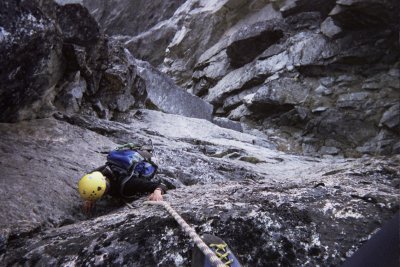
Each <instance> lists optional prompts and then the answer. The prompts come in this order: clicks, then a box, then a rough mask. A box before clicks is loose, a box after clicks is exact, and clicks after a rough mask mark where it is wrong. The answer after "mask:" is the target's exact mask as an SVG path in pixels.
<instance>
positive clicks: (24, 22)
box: [0, 0, 212, 122]
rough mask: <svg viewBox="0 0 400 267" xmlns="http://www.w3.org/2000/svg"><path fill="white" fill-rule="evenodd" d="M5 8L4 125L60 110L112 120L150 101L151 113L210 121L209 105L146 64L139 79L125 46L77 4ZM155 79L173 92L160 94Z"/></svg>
mask: <svg viewBox="0 0 400 267" xmlns="http://www.w3.org/2000/svg"><path fill="white" fill-rule="evenodd" d="M1 7H2V11H1V12H3V13H4V15H3V13H2V16H1V19H2V21H1V23H2V24H1V25H2V27H1V28H0V29H1V32H0V33H1V35H0V37H1V38H0V41H1V43H0V44H1V46H0V55H1V59H2V62H6V63H5V64H2V66H1V68H2V70H1V77H0V83H1V87H0V90H1V101H2V102H3V103H8V104H7V105H3V106H2V107H1V109H2V110H1V115H0V116H1V117H0V120H1V121H3V122H13V121H18V120H26V119H32V118H35V117H46V116H49V115H51V114H53V113H54V112H57V111H61V112H64V113H67V114H72V113H75V112H81V113H84V114H91V115H95V116H99V117H102V118H107V119H112V118H113V117H114V116H117V114H118V113H123V112H128V111H129V110H130V109H132V108H137V107H143V106H144V105H145V102H146V101H147V99H149V100H150V101H151V102H152V104H153V105H154V106H153V108H157V109H160V110H164V111H167V112H170V113H177V114H183V115H186V116H194V117H199V118H200V117H201V118H207V119H209V120H211V113H212V108H211V106H210V105H209V104H208V103H206V102H204V101H203V100H201V99H199V98H198V97H195V96H192V95H190V94H188V93H186V92H184V91H182V90H178V88H177V86H176V85H175V84H173V82H172V81H169V80H168V79H169V78H167V77H166V76H165V75H164V74H161V73H159V71H157V70H155V69H154V68H152V67H151V66H150V65H143V66H141V67H140V69H141V73H143V75H141V74H140V73H139V72H138V70H137V68H138V67H137V66H136V65H135V59H134V58H133V57H132V56H131V55H130V53H129V52H128V51H127V50H126V49H125V48H124V46H123V45H122V44H121V43H120V42H119V41H118V40H115V39H113V38H108V37H106V36H104V35H102V34H101V33H100V29H99V26H98V24H97V23H96V21H95V20H94V19H93V18H92V17H91V16H90V15H89V13H88V11H87V10H86V9H85V8H84V7H83V6H81V5H80V4H68V3H66V4H65V5H58V4H56V3H54V2H52V1H50V0H48V1H38V2H37V3H36V2H29V3H28V1H22V2H12V3H8V2H7V1H6V2H3V3H2V6H1ZM38 47H39V49H38ZM65 62H68V63H67V64H66V63H65ZM154 77H158V80H156V82H158V83H161V82H164V80H165V81H168V82H165V83H164V85H167V84H168V88H173V89H170V90H167V88H166V89H165V90H164V91H163V93H162V94H161V93H159V94H156V93H155V91H156V89H155V87H156V86H155V84H154V81H153V80H154V79H155V78H154ZM178 95H179V97H177V96H178ZM160 98H162V99H160Z"/></svg>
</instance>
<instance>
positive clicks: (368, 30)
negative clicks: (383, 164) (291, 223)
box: [109, 0, 400, 156]
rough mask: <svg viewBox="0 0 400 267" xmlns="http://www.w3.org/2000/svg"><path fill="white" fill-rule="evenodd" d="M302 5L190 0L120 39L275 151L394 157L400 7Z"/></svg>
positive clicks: (367, 0)
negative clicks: (269, 140)
mask: <svg viewBox="0 0 400 267" xmlns="http://www.w3.org/2000/svg"><path fill="white" fill-rule="evenodd" d="M134 2H135V1H133V2H131V5H135V3H134ZM310 3H311V2H308V1H302V0H286V1H269V0H252V1H237V0H225V1H200V0H188V1H186V2H185V3H184V4H182V5H181V6H180V7H179V8H178V9H177V10H176V12H175V13H174V14H173V16H172V17H170V18H168V17H167V16H165V18H166V19H165V20H162V21H160V22H159V23H158V24H156V25H155V26H153V27H152V28H150V29H148V30H145V31H143V32H141V33H140V34H136V35H133V37H131V38H129V37H127V36H125V37H123V38H122V40H124V41H125V43H126V44H127V46H128V48H129V49H130V51H131V52H132V53H133V54H134V55H135V56H136V57H139V58H144V59H146V60H150V62H152V63H153V64H155V65H159V67H160V69H162V70H163V71H164V72H166V73H168V74H169V75H171V77H173V79H174V80H175V81H176V82H177V83H178V84H179V85H181V86H183V87H184V88H186V89H187V90H188V91H190V92H192V93H194V94H196V95H198V96H201V97H202V98H204V99H205V100H206V101H208V102H210V103H211V104H213V106H214V115H215V116H218V117H227V118H229V119H231V120H235V121H240V122H242V123H244V124H245V126H246V125H247V126H249V127H250V128H257V129H259V130H261V131H262V132H263V133H264V134H266V135H268V136H274V137H276V136H279V137H280V138H282V139H278V140H277V143H278V145H279V148H280V149H281V150H284V151H294V152H301V153H303V154H306V155H325V154H330V155H344V156H361V155H363V154H370V155H375V154H380V155H390V154H398V153H399V152H400V151H399V148H400V143H399V142H398V139H399V133H400V132H399V127H400V126H399V125H400V119H399V116H398V114H399V105H398V102H399V99H400V93H399V92H400V90H399V89H400V82H399V80H400V70H399V64H400V63H399V58H400V57H399V51H400V44H399V31H400V28H399V27H400V26H399V17H398V14H399V13H400V5H399V2H398V1H395V0H385V1H372V0H351V1H341V0H337V1H335V0H330V1H314V2H312V4H310ZM160 8H161V6H160ZM118 10H119V12H120V13H119V14H124V15H127V14H126V13H125V12H124V11H121V10H120V9H118ZM109 13H112V11H109ZM153 13H157V10H153V11H149V14H153ZM160 20H161V18H160ZM205 25H207V26H205ZM130 27H132V25H130ZM115 33H118V32H116V31H112V30H110V34H115ZM171 36H173V38H172V37H171ZM142 44H145V45H142ZM148 55H152V57H148ZM161 62H163V63H162V64H161V65H160V63H161ZM245 128H246V127H245Z"/></svg>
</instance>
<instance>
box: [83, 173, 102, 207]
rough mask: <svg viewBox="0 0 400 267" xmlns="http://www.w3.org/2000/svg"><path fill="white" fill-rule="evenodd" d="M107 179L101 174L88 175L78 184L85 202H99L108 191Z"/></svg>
mask: <svg viewBox="0 0 400 267" xmlns="http://www.w3.org/2000/svg"><path fill="white" fill-rule="evenodd" d="M106 184H107V183H106V178H105V177H104V175H103V174H102V173H101V172H92V173H89V174H86V175H85V176H83V177H82V179H81V180H80V181H79V183H78V190H79V194H80V195H81V197H82V198H83V199H85V200H90V201H94V200H98V199H100V198H101V197H102V196H103V194H104V192H105V191H106Z"/></svg>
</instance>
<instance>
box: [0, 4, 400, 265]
mask: <svg viewBox="0 0 400 267" xmlns="http://www.w3.org/2000/svg"><path fill="white" fill-rule="evenodd" d="M72 2H73V3H72ZM77 2H81V1H77V0H72V1H68V0H65V1H64V0H58V1H57V3H55V2H53V1H52V0H40V1H7V0H5V1H2V2H1V3H0V15H1V16H0V25H1V26H0V60H1V62H2V64H0V100H1V103H2V105H1V107H0V111H1V115H0V136H1V138H0V170H1V175H2V176H1V179H0V262H1V264H0V265H2V266H3V265H4V266H20V265H27V266H31V265H39V266H86V265H90V266H92V265H93V266H111V265H112V266H125V265H127V266H190V264H191V250H192V244H191V241H190V240H189V239H188V238H187V237H186V236H185V235H184V234H183V232H182V231H181V230H180V229H179V228H178V225H177V223H176V222H175V221H174V220H173V219H172V218H171V217H170V216H169V215H167V213H166V212H165V211H163V210H161V209H160V208H157V207H153V206H150V207H149V206H145V205H144V203H143V201H144V200H146V197H145V196H140V195H139V196H137V199H136V201H133V202H132V205H133V209H128V208H127V207H126V205H124V204H125V201H128V200H121V199H110V198H107V197H106V198H104V199H102V200H100V201H99V202H98V203H97V206H96V209H95V211H94V214H92V215H91V216H86V215H84V214H83V213H82V212H81V200H80V199H79V196H78V192H77V190H76V189H77V182H78V180H79V179H80V177H82V176H83V175H84V174H86V173H88V172H90V171H92V170H93V169H94V168H95V167H98V166H99V165H102V164H103V163H104V161H105V159H106V154H107V153H108V152H109V151H110V150H111V149H113V148H114V147H116V146H117V145H119V144H124V143H127V142H135V143H137V144H138V145H143V144H148V142H149V139H151V140H152V142H153V144H154V146H155V155H154V160H155V161H156V163H158V165H159V166H160V167H159V170H158V174H157V176H156V177H155V179H160V180H162V181H163V182H164V183H165V184H167V185H168V187H169V188H170V189H171V190H169V191H168V194H166V195H165V200H167V201H168V202H170V203H171V205H172V206H173V207H174V208H175V209H176V210H177V211H178V212H179V213H180V214H181V215H182V216H183V218H184V219H185V220H186V221H188V223H189V224H191V225H193V226H194V227H195V228H196V231H197V232H199V233H211V234H216V235H218V236H220V237H222V238H223V239H224V240H225V241H226V242H228V244H229V245H230V246H231V247H232V249H233V250H234V251H236V252H237V257H238V258H239V260H240V261H241V262H242V263H243V264H244V266H270V265H272V266H281V265H282V266H283V265H284V266H305V265H311V266H339V265H341V264H342V263H343V262H344V261H345V259H346V258H348V257H349V256H351V255H352V254H353V253H354V251H355V250H357V248H359V247H360V246H361V245H362V244H363V243H365V242H366V241H367V240H368V239H369V238H370V237H371V236H372V235H373V234H374V233H375V232H376V231H377V230H378V229H379V228H380V227H381V226H382V224H383V223H385V222H386V221H387V220H389V219H390V218H391V217H392V216H393V215H394V214H395V213H396V212H398V210H399V186H400V173H399V170H400V168H399V167H400V158H399V156H398V155H392V156H379V157H378V156H368V155H364V156H363V157H361V158H344V157H341V156H342V155H343V154H344V155H349V154H351V153H353V154H355V153H357V154H356V155H361V154H377V153H380V154H383V155H389V154H394V153H399V152H400V143H399V142H398V136H399V117H398V113H399V104H398V101H397V100H398V93H399V92H398V89H399V84H398V78H399V77H400V71H399V69H398V67H399V66H398V63H397V62H398V51H397V50H396V48H397V47H398V43H397V41H398V35H396V34H398V31H397V33H395V31H394V29H397V28H396V27H398V24H392V22H393V20H394V18H395V17H393V16H392V11H391V10H394V11H395V10H396V8H398V4H397V2H393V1H389V0H388V1H383V2H381V1H379V3H378V2H377V1H368V2H367V1H362V0H357V1H350V0H346V1H341V0H340V1H339V0H337V1H322V0H321V1H316V3H318V4H315V5H310V4H309V1H301V0H293V1H281V2H276V1H274V2H273V3H270V1H256V0H254V1H246V2H244V1H237V0H234V1H233V0H232V1H231V0H226V1H191V0H189V1H186V2H185V3H183V4H182V6H180V7H179V8H178V9H177V10H176V12H175V13H174V15H172V17H170V18H169V19H167V20H164V21H160V20H162V19H164V18H168V17H169V16H170V15H168V14H171V13H168V12H172V10H173V9H175V7H176V6H177V5H179V3H181V2H179V1H176V2H171V4H168V3H167V1H160V2H158V1H151V3H144V2H140V3H143V4H144V5H145V6H146V7H147V6H151V7H153V5H161V6H164V5H165V6H168V5H170V6H169V7H168V8H167V9H166V13H165V14H159V16H158V17H155V18H154V20H153V19H152V18H149V20H148V21H147V22H146V23H144V25H143V28H141V29H148V28H149V27H152V25H153V23H155V21H157V22H160V23H158V24H157V25H155V26H154V27H152V28H150V29H149V30H148V31H147V32H145V33H143V35H142V34H139V36H134V37H132V38H131V37H127V38H125V37H124V38H125V39H124V38H122V37H107V36H106V35H104V34H102V29H101V28H100V27H99V25H98V24H97V23H96V22H95V20H94V19H93V18H92V17H90V16H89V13H88V11H87V10H86V9H85V8H84V7H83V6H81V5H79V4H78V3H77ZM98 3H99V4H104V5H105V4H106V3H108V2H101V1H99V2H98ZM110 3H111V2H110ZM136 3H139V2H136ZM92 4H94V2H92ZM116 7H118V8H121V7H120V6H116ZM370 7H373V8H374V10H375V11H376V13H374V12H370ZM127 10H129V8H127ZM104 12H105V13H104V14H106V12H109V13H107V14H108V15H107V16H105V18H107V19H106V20H105V21H104V24H103V25H106V24H107V21H108V18H109V16H111V15H112V14H113V12H112V9H106V10H104ZM137 12H138V13H136V14H140V12H142V11H140V10H137ZM376 14H378V15H376ZM396 14H398V13H396ZM150 16H151V15H150ZM138 17H140V16H138ZM266 18H268V19H266ZM352 18H356V20H354V19H352ZM115 22H117V20H115ZM378 22H379V23H378ZM107 25H111V24H107ZM116 25H118V24H116ZM162 25H165V26H166V29H167V30H166V33H167V35H168V34H170V33H173V34H174V36H173V39H172V41H167V42H164V41H163V40H167V39H164V37H165V36H166V35H164V33H163V26H162ZM204 25H209V26H210V27H204ZM322 25H323V26H322ZM384 28H385V29H384ZM197 29H200V31H198V30H197ZM364 29H367V30H364ZM372 32H373V34H372ZM156 33H157V34H160V35H159V36H158V37H160V38H159V39H158V40H160V43H163V44H164V45H165V44H167V45H168V50H167V53H166V54H165V55H164V54H163V53H159V54H154V58H155V59H156V58H157V59H160V58H162V59H163V60H164V57H166V58H165V61H164V63H165V66H164V68H165V69H164V70H167V71H168V72H169V73H175V75H176V76H175V77H174V78H175V80H179V81H180V83H181V84H186V85H187V86H188V88H189V89H190V90H191V91H192V92H195V93H196V94H197V95H198V96H201V97H202V98H204V99H206V100H207V101H209V102H210V103H211V104H212V105H214V108H213V107H212V105H211V104H210V103H207V102H206V101H205V100H202V99H201V98H200V97H198V96H194V95H191V94H189V93H188V92H185V91H184V90H182V89H180V88H179V87H178V86H177V85H176V84H175V83H174V82H173V81H172V80H171V79H170V78H169V77H168V76H167V74H165V73H162V72H161V71H159V70H157V69H155V68H154V67H152V66H151V65H150V64H149V63H147V62H144V61H141V60H139V59H136V58H134V57H133V56H132V55H131V53H130V52H129V51H128V49H127V48H126V47H125V46H124V44H123V41H124V40H125V41H126V40H130V41H128V43H129V42H130V44H131V45H133V44H135V42H136V43H138V42H140V40H143V41H145V40H150V39H151V38H153V37H154V36H155V35H153V34H156ZM171 36H172V35H171ZM135 38H136V39H135ZM396 38H397V39H396ZM393 40H395V41H396V42H393ZM133 47H134V46H133ZM129 48H130V49H131V50H132V47H131V46H130V47H129ZM158 48H159V47H157V46H154V47H152V48H151V50H148V52H149V51H152V50H156V49H158ZM164 48H165V47H164ZM183 48H184V50H181V49H183ZM162 51H164V50H162ZM228 51H229V52H228ZM145 108H147V109H145ZM150 109H153V110H150ZM166 112H167V113H175V114H167V113H166ZM213 112H214V114H215V115H217V116H215V117H214V118H213V117H212V115H213V114H212V113H213ZM188 116H190V117H188ZM226 117H228V118H226ZM232 120H234V121H232ZM216 124H218V125H220V126H222V127H219V126H217V125H216ZM226 128H229V129H226ZM241 131H243V132H241ZM287 140H289V141H293V140H294V141H296V142H292V143H290V142H287ZM282 144H286V145H287V146H291V147H282ZM278 149H279V150H285V149H286V150H291V151H293V150H296V151H300V150H302V151H303V152H305V153H308V154H310V155H315V154H324V155H326V156H324V157H310V156H304V155H295V154H293V153H292V154H289V153H285V152H282V151H279V150H278ZM129 201H132V200H129Z"/></svg>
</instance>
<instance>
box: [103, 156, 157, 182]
mask: <svg viewBox="0 0 400 267" xmlns="http://www.w3.org/2000/svg"><path fill="white" fill-rule="evenodd" d="M107 165H109V166H110V167H111V169H112V170H113V171H114V172H117V173H119V174H120V175H123V176H126V175H129V176H131V175H132V174H134V175H136V176H138V177H144V178H148V179H151V178H153V176H154V175H155V173H156V171H157V165H155V164H154V163H153V162H151V161H150V160H149V159H145V158H144V157H143V156H142V155H141V154H140V152H139V151H137V150H133V149H123V150H113V151H111V152H110V153H108V155H107Z"/></svg>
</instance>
